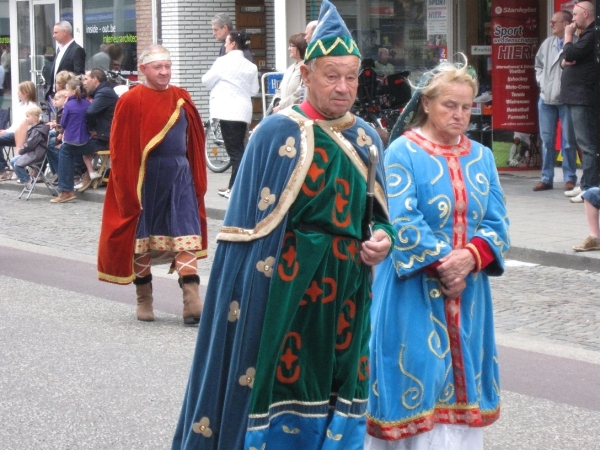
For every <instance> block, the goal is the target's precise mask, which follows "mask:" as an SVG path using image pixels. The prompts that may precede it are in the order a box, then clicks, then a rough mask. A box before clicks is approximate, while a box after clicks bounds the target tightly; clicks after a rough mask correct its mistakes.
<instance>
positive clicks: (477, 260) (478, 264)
mask: <svg viewBox="0 0 600 450" xmlns="http://www.w3.org/2000/svg"><path fill="white" fill-rule="evenodd" d="M465 248H469V249H471V250H472V252H471V253H472V254H473V257H474V258H475V271H476V272H479V271H480V270H481V255H480V254H479V250H477V247H475V245H473V244H471V243H470V242H469V243H468V244H467V245H465Z"/></svg>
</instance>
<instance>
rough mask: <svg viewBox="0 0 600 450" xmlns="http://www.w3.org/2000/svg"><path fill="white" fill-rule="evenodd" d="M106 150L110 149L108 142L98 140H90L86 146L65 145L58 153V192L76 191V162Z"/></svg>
mask: <svg viewBox="0 0 600 450" xmlns="http://www.w3.org/2000/svg"><path fill="white" fill-rule="evenodd" d="M106 149H108V142H105V141H100V140H98V139H90V140H89V141H87V142H86V143H85V144H84V145H71V144H67V143H66V142H65V143H63V145H61V147H60V150H59V151H58V190H59V191H61V192H73V191H74V190H75V183H73V177H74V176H75V161H76V160H77V159H79V160H81V157H82V156H83V155H91V154H93V153H96V152H97V151H99V150H106Z"/></svg>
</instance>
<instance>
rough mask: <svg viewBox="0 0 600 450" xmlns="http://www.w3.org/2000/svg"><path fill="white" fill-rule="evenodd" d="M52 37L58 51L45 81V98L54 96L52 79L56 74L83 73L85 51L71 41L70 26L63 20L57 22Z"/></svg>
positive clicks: (71, 28)
mask: <svg viewBox="0 0 600 450" xmlns="http://www.w3.org/2000/svg"><path fill="white" fill-rule="evenodd" d="M52 37H53V38H54V39H56V43H57V44H58V50H57V53H56V57H55V58H54V63H53V64H52V71H51V73H50V79H49V80H46V81H47V83H48V90H47V91H46V98H47V97H51V96H53V95H54V79H55V77H56V74H57V73H58V72H60V71H62V70H68V71H69V72H73V73H74V74H75V75H83V74H84V73H85V50H84V49H83V48H82V47H81V46H80V45H79V44H77V42H75V40H74V39H73V27H72V26H71V24H70V23H69V22H67V21H65V20H63V21H62V22H58V23H57V24H56V25H54V31H53V33H52Z"/></svg>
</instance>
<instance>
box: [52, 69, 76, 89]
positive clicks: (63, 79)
mask: <svg viewBox="0 0 600 450" xmlns="http://www.w3.org/2000/svg"><path fill="white" fill-rule="evenodd" d="M73 78H75V74H74V73H73V72H69V71H68V70H61V71H60V72H58V73H57V74H56V77H54V84H55V85H58V86H59V87H60V89H57V91H62V90H63V89H64V88H65V87H67V82H68V81H69V80H71V79H73Z"/></svg>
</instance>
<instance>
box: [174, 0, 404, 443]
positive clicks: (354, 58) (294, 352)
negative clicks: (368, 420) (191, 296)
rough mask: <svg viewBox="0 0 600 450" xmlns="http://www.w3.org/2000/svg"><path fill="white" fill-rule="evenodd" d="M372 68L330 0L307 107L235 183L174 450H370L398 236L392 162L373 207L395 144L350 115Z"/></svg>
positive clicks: (250, 156)
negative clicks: (384, 283)
mask: <svg viewBox="0 0 600 450" xmlns="http://www.w3.org/2000/svg"><path fill="white" fill-rule="evenodd" d="M359 66H360V53H359V51H358V49H357V47H356V43H355V42H354V41H353V40H352V38H351V35H350V33H349V31H348V29H347V28H346V26H345V24H344V22H343V21H342V20H341V17H340V16H339V14H338V12H337V10H336V9H335V7H334V6H333V5H332V4H331V3H330V2H328V1H324V2H323V4H322V7H321V12H320V16H319V23H318V25H317V28H316V29H315V33H314V35H313V37H312V40H311V42H310V43H309V45H308V48H307V51H306V56H305V66H303V67H302V78H303V81H304V84H305V86H306V87H307V100H306V101H304V102H303V103H302V104H300V105H296V106H292V107H289V108H286V109H284V110H282V111H280V112H279V113H278V114H274V115H272V116H270V117H268V118H267V119H265V120H264V121H263V122H262V123H261V124H260V126H259V127H258V129H257V130H256V131H255V132H254V133H253V135H252V138H251V139H250V142H249V143H248V148H247V150H246V152H245V155H244V159H243V160H242V164H241V166H240V172H239V174H238V177H237V179H236V181H235V184H234V186H233V188H232V194H231V198H230V202H229V208H228V210H227V214H226V217H225V220H224V225H223V227H222V229H221V231H220V233H219V234H218V236H217V240H218V241H219V245H218V247H217V251H216V255H215V261H214V265H213V268H212V270H211V277H210V280H209V283H208V290H207V293H206V299H205V305H204V311H203V314H202V318H201V322H200V328H199V331H198V342H197V345H196V352H195V355H194V360H193V363H192V368H191V373H190V378H189V383H188V388H187V392H186V395H185V399H184V403H183V407H182V411H181V416H180V419H179V423H178V426H177V430H176V432H175V438H174V441H173V447H172V448H173V449H192V448H193V449H224V450H225V449H226V450H235V449H242V448H245V449H265V448H268V449H270V450H271V449H286V450H289V449H303V450H310V449H322V448H323V449H325V448H326V449H340V450H342V449H344V450H348V449H360V448H362V445H363V440H364V435H365V409H366V401H367V397H368V383H369V349H368V341H369V336H370V313H369V310H370V304H371V300H370V297H371V281H372V274H373V267H372V266H374V265H376V264H378V263H379V262H381V261H382V260H383V259H384V258H385V257H386V256H387V254H388V253H389V251H390V247H391V241H392V239H393V236H394V234H393V228H392V227H391V225H390V224H389V222H388V220H387V206H386V197H385V191H384V185H385V183H384V182H383V166H382V164H381V162H379V163H377V164H373V165H372V166H371V167H372V170H376V183H375V186H374V197H375V202H374V203H375V204H374V208H373V212H372V213H370V212H367V211H368V208H367V201H366V199H367V183H366V179H367V175H368V172H369V157H368V155H369V148H371V147H373V146H375V148H374V150H376V154H377V152H378V153H379V154H380V155H381V153H382V144H381V140H380V139H379V137H378V135H377V133H376V132H375V131H374V130H373V128H371V127H370V126H369V125H368V124H367V123H365V122H364V121H363V120H362V119H360V118H357V117H355V116H354V115H353V114H351V113H349V111H350V108H351V106H352V104H353V103H354V99H355V97H356V89H357V86H358V71H359ZM381 159H382V158H379V161H381ZM364 222H369V223H371V224H372V230H373V231H372V236H371V237H369V236H366V235H365V234H366V233H363V230H364V227H363V223H364Z"/></svg>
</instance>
